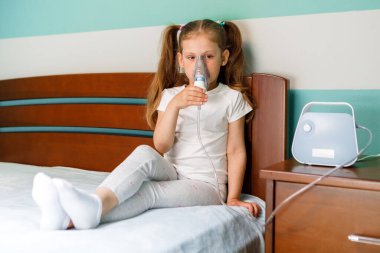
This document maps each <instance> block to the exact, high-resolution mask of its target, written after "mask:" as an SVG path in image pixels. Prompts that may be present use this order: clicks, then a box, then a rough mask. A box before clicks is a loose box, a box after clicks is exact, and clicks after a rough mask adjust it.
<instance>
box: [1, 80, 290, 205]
mask: <svg viewBox="0 0 380 253" xmlns="http://www.w3.org/2000/svg"><path fill="white" fill-rule="evenodd" d="M153 76H154V73H99V74H72V75H56V76H42V77H29V78H19V79H11V80H2V81H0V161H1V162H15V163H23V164H33V165H41V166H68V167H76V168H81V169H87V170H96V171H111V170H112V169H113V168H114V167H116V166H117V165H118V164H119V163H120V162H121V161H122V160H124V159H125V157H126V156H128V154H129V153H130V152H131V151H132V150H133V149H134V148H135V147H136V146H138V145H140V144H148V145H153V142H152V138H151V136H152V132H151V131H150V129H149V128H148V126H147V124H146V122H145V118H144V115H145V106H144V104H145V102H146V100H145V97H146V93H147V90H148V87H149V84H150V82H151V81H152V78H153ZM244 82H246V83H247V84H249V86H250V88H251V94H252V96H253V97H254V100H255V103H256V112H255V117H254V120H253V121H252V122H250V123H249V124H247V128H246V145H247V153H248V162H247V170H246V177H245V181H244V189H243V192H245V193H249V194H253V195H256V196H258V197H260V198H263V199H264V197H265V181H264V180H263V179H260V178H259V172H260V170H261V169H263V168H265V167H267V166H269V165H272V164H274V163H277V162H280V161H283V160H285V147H286V110H287V82H286V80H285V79H284V78H282V77H278V76H273V75H267V74H252V75H249V76H246V77H245V78H244Z"/></svg>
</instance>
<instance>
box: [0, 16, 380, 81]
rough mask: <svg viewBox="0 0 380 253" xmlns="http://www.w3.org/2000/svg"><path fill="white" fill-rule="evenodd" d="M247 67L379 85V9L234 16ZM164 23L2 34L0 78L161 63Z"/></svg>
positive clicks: (305, 78)
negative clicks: (13, 35) (26, 34)
mask: <svg viewBox="0 0 380 253" xmlns="http://www.w3.org/2000/svg"><path fill="white" fill-rule="evenodd" d="M236 23H237V24H238V25H239V27H240V28H241V30H242V33H243V37H244V44H245V51H246V56H247V57H246V58H247V63H248V66H247V72H252V71H255V72H267V73H272V74H278V75H282V76H285V77H287V78H289V79H290V84H291V88H292V89H379V88H380V81H379V79H378V77H377V72H379V66H380V49H379V48H378V45H380V10H373V11H354V12H340V13H325V14H314V15H301V16H288V17H276V18H263V19H246V20H239V21H236ZM162 30H163V27H162V26H158V27H145V28H135V29H121V30H109V31H101V32H87V33H77V34H64V35H63V34H62V35H52V36H38V37H27V38H14V39H2V40H0V79H9V78H16V77H26V76H39V75H51V74H65V73H84V72H86V73H95V72H126V71H136V72H144V71H155V70H156V64H157V62H158V52H159V41H160V36H161V32H162Z"/></svg>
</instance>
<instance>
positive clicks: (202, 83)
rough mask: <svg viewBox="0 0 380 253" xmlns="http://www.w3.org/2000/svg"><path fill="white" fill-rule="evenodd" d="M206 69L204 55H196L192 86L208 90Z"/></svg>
mask: <svg viewBox="0 0 380 253" xmlns="http://www.w3.org/2000/svg"><path fill="white" fill-rule="evenodd" d="M207 79H208V71H207V67H206V64H205V62H204V56H202V55H198V56H197V61H196V62H195V67H194V86H197V87H199V88H202V89H204V90H206V91H207V90H208V80H207Z"/></svg>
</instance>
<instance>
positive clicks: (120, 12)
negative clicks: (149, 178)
mask: <svg viewBox="0 0 380 253" xmlns="http://www.w3.org/2000/svg"><path fill="white" fill-rule="evenodd" d="M373 9H380V1H377V0H334V1H331V0H318V1H310V0H235V1H230V0H222V1H221V0H208V1H204V0H193V1H191V2H189V1H181V0H162V1H150V0H140V1H125V0H110V1H105V0H65V1H63V0H60V1H59V0H56V1H46V0H33V1H31V0H0V38H12V37H25V36H38V35H50V34H64V33H77V32H89V31H100V30H110V29H121V28H132V27H146V26H158V25H168V24H172V23H177V24H181V23H185V22H188V21H189V20H194V19H202V18H211V19H214V20H218V19H223V20H232V19H235V20H236V19H247V18H263V17H278V16H292V15H302V14H314V13H328V12H343V11H353V10H373Z"/></svg>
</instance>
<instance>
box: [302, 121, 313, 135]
mask: <svg viewBox="0 0 380 253" xmlns="http://www.w3.org/2000/svg"><path fill="white" fill-rule="evenodd" d="M311 129H312V128H311V125H310V124H309V123H305V124H304V125H303V131H305V133H309V132H310V131H311Z"/></svg>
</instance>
